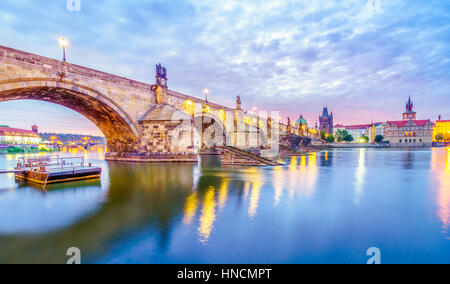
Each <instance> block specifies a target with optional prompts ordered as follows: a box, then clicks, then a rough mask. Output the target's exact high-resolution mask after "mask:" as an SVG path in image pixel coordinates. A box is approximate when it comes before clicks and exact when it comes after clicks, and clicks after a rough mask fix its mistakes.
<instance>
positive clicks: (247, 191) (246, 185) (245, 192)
mask: <svg viewBox="0 0 450 284" xmlns="http://www.w3.org/2000/svg"><path fill="white" fill-rule="evenodd" d="M250 186H251V183H250V182H249V181H246V182H245V183H244V199H247V197H248V193H249V192H250Z"/></svg>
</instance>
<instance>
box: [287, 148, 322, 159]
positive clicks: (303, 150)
mask: <svg viewBox="0 0 450 284" xmlns="http://www.w3.org/2000/svg"><path fill="white" fill-rule="evenodd" d="M326 149H327V148H326V147H323V146H311V147H301V148H300V150H294V149H291V148H288V147H285V146H280V158H289V157H294V156H307V155H310V154H311V153H317V152H320V151H322V150H326Z"/></svg>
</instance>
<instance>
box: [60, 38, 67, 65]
mask: <svg viewBox="0 0 450 284" xmlns="http://www.w3.org/2000/svg"><path fill="white" fill-rule="evenodd" d="M59 44H60V45H61V46H62V48H63V61H64V62H66V47H67V46H68V45H69V43H68V42H67V40H66V39H65V38H61V39H60V40H59Z"/></svg>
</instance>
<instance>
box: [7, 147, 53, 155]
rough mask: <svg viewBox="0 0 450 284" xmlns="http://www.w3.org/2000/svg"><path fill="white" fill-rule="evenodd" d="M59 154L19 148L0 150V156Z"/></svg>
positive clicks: (48, 150)
mask: <svg viewBox="0 0 450 284" xmlns="http://www.w3.org/2000/svg"><path fill="white" fill-rule="evenodd" d="M53 152H59V150H50V149H38V148H28V149H24V148H20V147H10V148H6V149H0V155H6V154H38V153H53Z"/></svg>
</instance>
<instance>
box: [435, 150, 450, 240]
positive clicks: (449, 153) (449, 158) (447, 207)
mask: <svg viewBox="0 0 450 284" xmlns="http://www.w3.org/2000/svg"><path fill="white" fill-rule="evenodd" d="M442 153H443V151H442V150H434V151H433V153H432V170H433V171H432V175H433V177H434V178H436V179H437V183H438V196H437V203H438V208H439V209H438V215H439V218H440V219H441V222H442V229H443V233H444V234H446V235H447V239H449V240H450V236H449V231H448V229H449V226H450V148H447V149H446V150H445V155H442Z"/></svg>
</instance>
